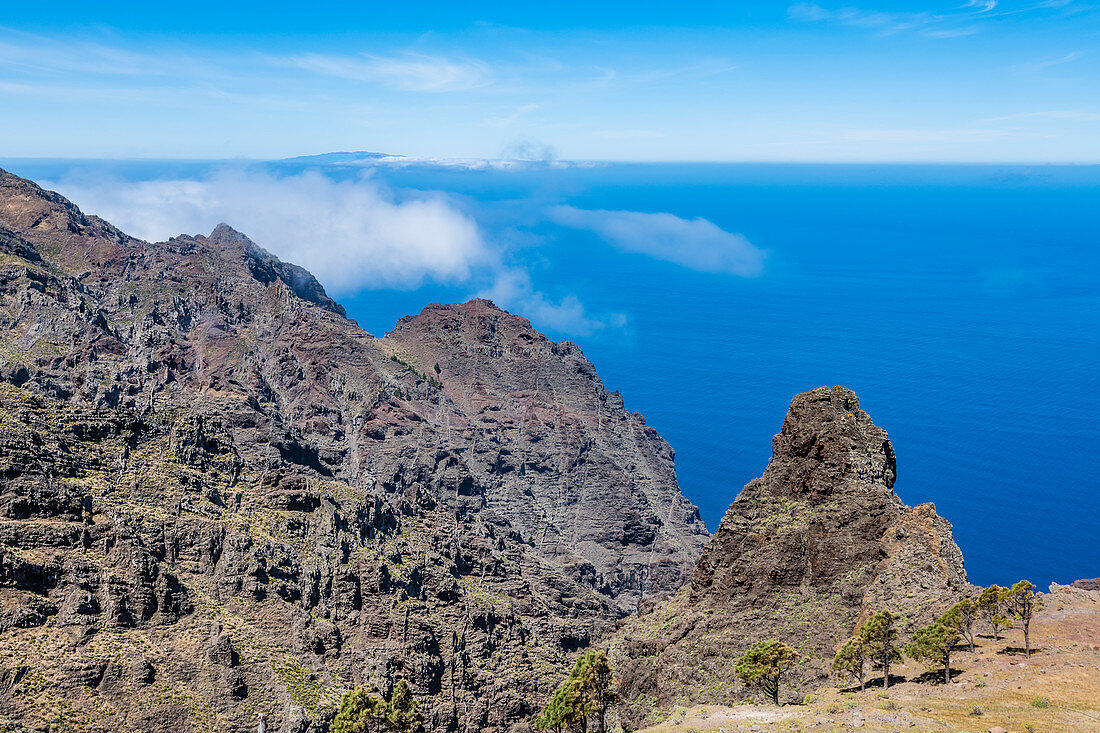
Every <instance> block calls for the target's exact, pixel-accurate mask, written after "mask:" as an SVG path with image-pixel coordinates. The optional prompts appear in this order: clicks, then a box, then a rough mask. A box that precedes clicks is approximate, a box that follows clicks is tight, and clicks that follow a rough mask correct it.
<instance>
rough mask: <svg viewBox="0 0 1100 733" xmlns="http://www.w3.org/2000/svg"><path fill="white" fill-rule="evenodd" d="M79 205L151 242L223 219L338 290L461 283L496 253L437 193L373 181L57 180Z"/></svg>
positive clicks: (246, 176)
mask: <svg viewBox="0 0 1100 733" xmlns="http://www.w3.org/2000/svg"><path fill="white" fill-rule="evenodd" d="M50 185H51V187H53V188H55V189H57V190H58V191H60V192H61V193H62V194H64V195H65V196H67V197H69V198H70V199H72V200H73V201H75V202H76V203H77V204H78V205H79V206H81V208H82V209H84V210H86V211H89V212H92V213H96V214H99V215H100V216H103V217H104V218H105V219H108V220H109V221H111V222H113V223H114V224H116V225H117V226H119V227H120V228H121V229H123V230H124V231H127V232H129V233H131V234H133V235H135V236H138V237H141V238H143V239H147V240H150V241H160V240H164V239H167V238H168V237H171V236H174V235H176V234H180V233H183V232H186V233H192V234H193V233H206V232H209V231H210V230H211V229H213V227H214V226H216V225H217V224H218V223H219V222H223V221H224V222H227V223H229V224H230V225H231V226H233V227H234V228H235V229H238V230H240V231H242V232H244V233H245V234H246V235H248V236H249V237H250V238H251V239H253V240H254V241H255V242H257V243H258V244H259V245H260V246H262V247H264V248H266V249H268V250H270V251H271V252H272V253H274V254H275V255H277V256H279V257H280V258H282V259H285V260H287V261H290V262H294V263H296V264H299V265H302V266H303V267H305V268H306V269H308V270H310V271H311V272H313V273H314V274H315V275H316V276H317V277H318V279H320V280H321V282H322V283H323V284H324V285H325V286H326V287H329V288H332V289H333V290H334V291H335V292H338V293H339V292H354V291H356V290H361V289H364V288H371V287H398V288H408V287H415V286H417V285H419V284H420V283H421V282H423V281H424V280H425V279H431V280H435V281H437V282H454V283H461V282H465V281H467V280H468V279H469V277H470V275H471V272H472V270H473V269H474V268H476V267H479V266H484V265H486V264H489V263H491V261H492V260H493V259H494V257H495V255H493V253H492V252H491V251H490V248H489V247H488V246H487V245H486V243H485V241H484V239H483V237H482V234H481V232H480V230H479V228H478V226H477V224H476V222H475V221H474V220H473V219H472V218H471V217H470V216H468V215H466V214H465V213H463V212H462V211H460V210H459V209H458V208H456V207H455V206H454V205H453V204H452V203H451V202H450V201H449V200H448V199H447V198H445V197H444V196H442V195H440V194H431V193H422V194H419V195H417V196H416V197H413V198H406V199H403V200H397V199H395V198H394V196H393V194H392V193H391V192H390V191H388V190H387V189H386V188H385V187H383V186H382V185H380V184H378V183H376V182H374V181H372V180H370V179H369V178H366V179H362V180H359V181H350V182H349V181H345V182H338V181H334V180H331V179H329V178H326V177H324V176H322V175H321V174H319V173H312V172H309V173H303V174H301V175H296V176H289V177H276V176H272V175H270V174H266V173H256V172H245V171H233V170H228V171H224V172H221V173H217V174H215V175H213V176H211V177H209V178H207V179H204V180H154V181H139V182H133V183H127V182H119V181H95V182H87V181H84V182H82V181H79V180H72V181H64V180H63V181H59V182H57V183H52V184H50Z"/></svg>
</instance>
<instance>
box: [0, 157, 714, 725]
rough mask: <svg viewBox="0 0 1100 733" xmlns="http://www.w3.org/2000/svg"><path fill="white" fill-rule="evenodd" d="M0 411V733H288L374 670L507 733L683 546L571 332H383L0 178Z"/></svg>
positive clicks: (682, 512)
mask: <svg viewBox="0 0 1100 733" xmlns="http://www.w3.org/2000/svg"><path fill="white" fill-rule="evenodd" d="M436 363H438V364H439V367H440V369H439V371H438V372H436V371H435V365H436ZM0 427H2V428H3V429H2V431H0V628H3V629H4V633H5V635H6V637H7V638H8V639H10V643H9V644H8V645H7V646H5V647H4V648H0V667H3V670H2V672H0V683H2V684H3V685H5V686H6V687H5V694H4V695H0V726H7V727H8V728H9V729H16V730H18V729H19V728H18V727H16V726H17V724H18V725H22V726H24V727H26V728H27V729H32V728H35V727H36V726H42V725H48V724H50V723H58V724H59V725H61V727H62V729H65V730H88V731H100V730H102V731H106V730H158V731H163V730H181V731H182V730H207V729H214V728H219V729H224V730H231V731H244V730H251V729H254V723H255V719H256V716H257V715H258V714H259V713H264V714H265V715H266V716H267V722H268V726H269V729H274V730H287V731H306V730H309V729H310V728H311V726H315V724H316V723H317V721H319V720H323V719H324V717H325V716H326V715H327V714H328V713H329V712H330V711H331V709H332V706H333V705H334V703H335V701H336V699H337V698H338V695H339V693H340V692H341V691H342V690H344V689H346V688H347V687H349V686H350V685H352V684H358V683H364V684H367V685H370V686H374V687H375V688H377V689H378V690H379V691H381V692H383V693H385V692H388V690H389V688H390V687H391V686H392V685H393V684H394V683H395V682H396V680H398V679H407V680H408V681H409V682H410V684H411V685H412V686H413V689H414V692H415V693H416V694H417V695H418V696H419V698H420V702H421V705H422V708H423V709H424V710H425V712H426V714H427V720H428V727H429V728H430V729H433V730H457V729H464V730H488V729H504V728H508V727H510V726H512V725H513V724H515V723H517V721H521V720H524V719H525V718H526V717H527V716H528V715H529V714H530V713H531V712H532V706H534V705H536V704H537V703H538V702H540V701H541V700H542V698H543V697H544V696H545V694H546V693H547V692H548V691H549V689H550V688H551V687H552V686H553V684H554V683H555V682H556V676H557V675H556V671H557V670H558V669H559V668H560V667H561V665H563V664H564V663H565V662H566V661H567V660H568V659H569V658H570V657H571V655H572V654H573V653H574V652H575V651H576V650H577V649H578V648H580V647H582V646H584V645H586V644H588V643H589V641H590V640H591V639H593V638H595V636H596V635H598V634H599V633H600V632H601V630H602V629H603V628H605V627H606V625H607V624H608V623H609V622H610V621H612V620H614V619H616V618H618V617H620V616H622V615H623V614H625V613H627V612H629V611H631V610H632V609H633V608H634V607H635V606H636V604H637V603H638V600H639V599H640V598H643V597H644V596H646V595H649V594H655V593H666V592H669V591H672V590H673V589H675V588H676V587H677V586H678V585H679V584H680V583H681V582H683V581H684V580H686V579H687V578H688V576H689V574H690V572H691V568H692V567H693V564H694V560H695V559H696V558H697V556H698V553H699V551H700V549H701V547H702V545H703V543H704V541H705V539H706V531H705V529H704V528H703V526H702V523H701V522H700V521H699V519H698V513H697V511H696V510H695V508H694V507H693V506H692V505H691V504H690V503H689V502H687V501H686V500H685V499H684V498H683V497H682V496H681V495H680V493H679V490H678V489H677V487H676V483H675V474H674V470H673V464H672V452H671V450H670V449H669V447H668V445H667V444H666V443H664V441H662V440H661V439H660V438H659V437H658V436H657V435H656V433H655V432H654V431H652V429H650V428H648V427H647V426H646V425H645V423H644V421H643V420H642V419H641V417H640V416H638V415H635V414H631V413H628V412H626V411H625V410H624V409H623V407H622V402H621V400H620V399H619V397H618V396H617V395H615V394H613V393H608V392H607V391H606V390H605V389H604V387H603V385H602V384H601V383H600V381H599V379H598V378H597V377H596V375H595V372H594V370H593V369H592V366H591V364H589V363H588V362H587V360H585V359H584V357H583V355H582V354H581V353H580V351H579V349H577V348H576V347H575V346H574V345H572V344H569V343H561V344H554V343H551V342H549V341H547V340H546V339H545V338H544V337H542V336H541V335H540V334H538V333H537V332H535V331H534V330H533V329H531V327H530V324H528V323H527V322H526V321H524V320H523V319H519V318H516V317H514V316H510V315H508V314H506V313H504V312H502V311H500V310H499V309H497V308H496V307H495V306H493V305H492V304H491V303H488V302H487V301H474V302H472V303H468V304H464V305H461V306H451V307H442V306H433V307H429V308H428V309H426V310H425V312H424V313H422V314H421V315H420V316H417V317H415V318H412V319H405V320H403V321H402V322H401V323H400V324H399V325H398V327H397V328H396V329H395V331H394V332H393V333H392V334H390V335H388V336H387V337H386V338H385V339H376V338H374V337H372V336H370V335H369V334H367V333H366V332H364V331H363V330H361V329H359V328H358V327H357V326H356V325H355V324H354V323H353V322H351V321H349V320H347V319H346V318H345V317H344V314H343V310H342V309H341V308H340V306H339V305H337V304H336V303H334V302H333V301H332V300H331V299H330V298H329V297H328V296H327V295H326V294H325V292H324V289H323V288H322V287H321V286H320V284H318V283H317V281H316V280H314V279H313V277H312V276H310V275H309V273H308V272H306V271H304V270H302V269H301V268H297V267H295V266H293V265H288V264H286V263H282V262H280V261H278V260H277V259H276V258H274V257H272V256H271V255H270V254H268V253H266V252H264V251H263V250H262V249H260V248H259V247H257V246H256V245H255V244H253V243H252V242H250V241H249V240H248V239H247V238H246V237H244V236H243V235H241V234H239V233H237V232H234V231H233V230H231V229H230V228H229V227H226V226H219V227H218V228H217V229H216V230H215V231H214V232H213V233H212V234H211V235H210V236H209V237H202V236H195V237H190V236H181V237H177V238H174V239H172V240H169V241H168V242H162V243H158V244H149V243H146V242H142V241H139V240H136V239H133V238H132V237H129V236H127V235H125V234H124V233H122V232H120V231H118V230H117V229H115V228H114V227H112V226H111V225H109V224H107V223H106V222H104V221H102V220H100V219H97V218H96V217H92V216H85V215H84V214H82V213H81V212H80V211H79V210H78V209H77V208H76V207H75V206H73V205H72V204H71V203H69V202H67V201H65V200H64V199H63V198H61V197H60V196H57V195H56V194H52V193H50V192H46V191H43V190H42V189H40V188H38V187H37V186H35V185H34V184H32V183H30V182H28V181H25V180H22V179H19V178H17V177H15V176H12V175H10V174H7V173H3V172H0ZM51 660H60V661H59V662H58V663H52V661H51Z"/></svg>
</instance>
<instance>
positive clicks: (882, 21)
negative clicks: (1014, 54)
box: [787, 0, 1073, 38]
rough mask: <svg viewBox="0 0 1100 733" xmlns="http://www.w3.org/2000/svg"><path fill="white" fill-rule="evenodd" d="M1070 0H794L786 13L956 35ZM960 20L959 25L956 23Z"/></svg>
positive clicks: (806, 19) (887, 30)
mask: <svg viewBox="0 0 1100 733" xmlns="http://www.w3.org/2000/svg"><path fill="white" fill-rule="evenodd" d="M1072 3H1073V0H1041V1H1040V2H1029V3H1025V4H1024V5H1022V6H1017V7H1009V8H1005V7H1003V6H1002V5H1001V3H1000V2H999V0H967V2H966V3H964V4H963V5H960V6H956V7H954V8H948V9H945V10H943V11H939V12H936V11H932V10H923V11H916V12H900V11H880V10H868V9H863V8H856V7H851V6H845V7H841V8H836V9H830V8H826V7H824V6H822V5H818V4H817V3H812V2H800V3H795V4H794V5H791V6H789V7H788V8H787V17H788V18H790V19H791V20H793V21H797V22H803V23H826V22H830V23H837V24H840V25H847V26H853V27H857V28H866V29H868V30H873V31H876V32H878V33H880V34H883V35H893V34H896V33H904V32H917V33H920V34H921V35H924V36H928V37H930V38H958V37H961V36H969V35H974V34H975V33H978V32H979V31H980V26H979V25H973V24H974V23H979V22H981V21H983V20H986V19H992V18H1001V17H1005V16H1010V15H1018V14H1020V13H1032V12H1037V11H1043V10H1058V9H1062V8H1068V7H1069V6H1070V5H1071V4H1072ZM960 24H962V25H960Z"/></svg>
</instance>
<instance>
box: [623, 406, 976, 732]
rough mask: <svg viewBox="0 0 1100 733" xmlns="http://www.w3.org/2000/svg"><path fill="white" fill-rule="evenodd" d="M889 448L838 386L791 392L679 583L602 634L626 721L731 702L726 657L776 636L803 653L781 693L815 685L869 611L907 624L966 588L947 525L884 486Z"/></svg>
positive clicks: (732, 681)
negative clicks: (609, 637)
mask: <svg viewBox="0 0 1100 733" xmlns="http://www.w3.org/2000/svg"><path fill="white" fill-rule="evenodd" d="M895 477H896V462H895V458H894V449H893V446H892V445H891V444H890V440H889V438H888V437H887V435H886V432H885V431H884V430H882V429H881V428H879V427H878V426H876V425H875V424H874V423H873V422H871V418H870V417H869V416H868V415H867V413H865V412H863V411H862V410H860V409H859V400H858V398H857V397H856V395H855V394H854V393H853V392H851V391H850V390H847V389H843V388H841V387H834V388H832V389H828V388H825V387H821V388H818V389H815V390H812V391H810V392H805V393H803V394H800V395H797V396H796V397H795V398H794V399H793V400H792V402H791V406H790V410H789V412H788V413H787V417H786V419H785V420H784V421H783V427H782V429H781V430H780V432H779V434H778V435H776V436H775V439H774V440H773V441H772V459H771V461H770V463H769V464H768V467H767V470H765V471H764V475H763V476H761V477H760V478H758V479H755V480H753V481H751V482H749V483H748V485H746V486H745V488H744V489H743V490H742V491H741V493H740V494H739V495H738V497H737V499H736V500H735V501H734V502H733V504H731V505H730V508H729V511H728V512H727V513H726V516H725V517H724V518H723V519H722V524H721V526H720V527H719V529H718V532H717V533H715V535H714V536H713V537H712V538H711V540H710V542H709V543H708V544H707V547H706V549H705V550H704V552H703V556H702V558H701V559H700V560H699V563H698V565H697V567H696V569H695V573H694V574H693V575H692V578H691V582H690V583H689V584H688V585H686V586H685V587H684V588H683V589H681V590H680V591H679V592H677V593H676V594H675V595H673V596H672V597H671V598H668V599H667V600H664V601H661V602H659V603H643V607H642V609H641V610H640V612H639V615H638V616H637V617H635V618H631V619H628V620H627V621H626V622H625V624H624V626H623V628H621V629H620V630H619V632H618V633H617V634H616V636H615V637H614V639H613V641H612V654H613V657H614V661H615V662H616V664H617V666H618V667H619V668H620V669H621V674H622V679H623V690H624V697H625V698H626V700H627V701H628V705H627V706H626V707H625V709H624V712H623V715H624V719H625V722H626V723H627V724H628V725H631V726H634V727H637V726H639V725H642V724H644V722H645V716H646V715H647V714H649V713H652V712H654V711H655V710H656V709H659V708H667V707H668V706H670V705H672V704H687V703H711V704H731V703H733V702H735V701H736V699H737V697H738V696H739V695H740V694H742V690H741V688H740V685H739V684H738V683H737V681H736V676H735V675H734V671H733V669H734V665H735V664H736V661H737V657H738V655H739V654H740V653H741V652H742V651H744V650H745V649H746V648H747V647H748V646H750V645H751V644H752V642H753V641H756V640H759V639H763V638H777V639H780V640H783V641H785V642H787V643H788V644H790V645H792V646H793V647H795V648H796V649H797V650H798V651H799V653H800V654H801V655H802V659H803V665H802V666H801V668H800V669H799V671H798V673H797V675H796V679H795V685H794V688H793V692H792V694H795V693H797V692H798V690H799V689H800V688H801V689H807V688H812V687H814V686H816V685H817V684H818V683H820V681H821V678H822V676H823V675H824V673H825V672H826V670H827V669H828V665H829V664H830V663H831V661H832V657H833V654H834V652H835V650H836V648H837V647H838V646H839V644H841V643H842V642H843V641H844V640H845V639H847V638H848V637H849V636H850V635H851V634H852V632H853V631H854V629H855V628H856V626H857V625H858V623H859V622H860V620H861V619H862V618H864V617H866V615H868V614H869V613H870V612H871V610H878V609H882V608H889V609H890V610H893V611H895V612H897V613H900V614H902V615H904V616H905V617H906V622H905V625H906V626H907V627H909V628H912V627H913V626H916V625H922V624H926V623H929V622H930V621H931V619H933V618H934V617H935V616H936V615H938V614H939V613H940V612H942V611H943V610H944V609H945V608H947V607H948V606H949V605H950V604H952V603H953V602H954V601H955V600H956V599H958V598H959V597H960V596H961V595H962V594H964V593H965V592H966V591H967V590H969V588H970V586H969V585H968V584H967V581H966V573H965V571H964V570H963V557H962V553H961V552H960V551H959V548H958V546H957V545H956V544H955V543H954V541H953V540H952V538H951V525H950V524H949V523H948V522H947V520H945V519H943V518H941V517H939V516H937V514H936V511H935V508H934V507H933V506H932V505H931V504H922V505H920V506H917V507H912V508H910V507H907V506H905V505H904V504H903V503H902V501H901V500H900V499H899V498H898V497H897V495H896V494H895V493H894V491H893V485H894V479H895Z"/></svg>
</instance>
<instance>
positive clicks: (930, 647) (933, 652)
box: [905, 623, 959, 682]
mask: <svg viewBox="0 0 1100 733" xmlns="http://www.w3.org/2000/svg"><path fill="white" fill-rule="evenodd" d="M958 643H959V632H958V631H957V630H955V629H954V628H952V627H950V626H944V625H943V624H941V623H935V624H932V625H931V626H925V627H923V628H920V629H917V630H916V631H915V632H913V640H912V641H910V642H909V643H908V644H906V645H905V653H906V654H907V655H908V656H910V657H912V658H913V659H916V660H917V661H920V660H922V659H923V660H927V661H929V662H932V663H933V664H936V665H942V666H943V681H944V682H950V681H951V651H952V650H953V649H954V648H955V645H956V644H958Z"/></svg>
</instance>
